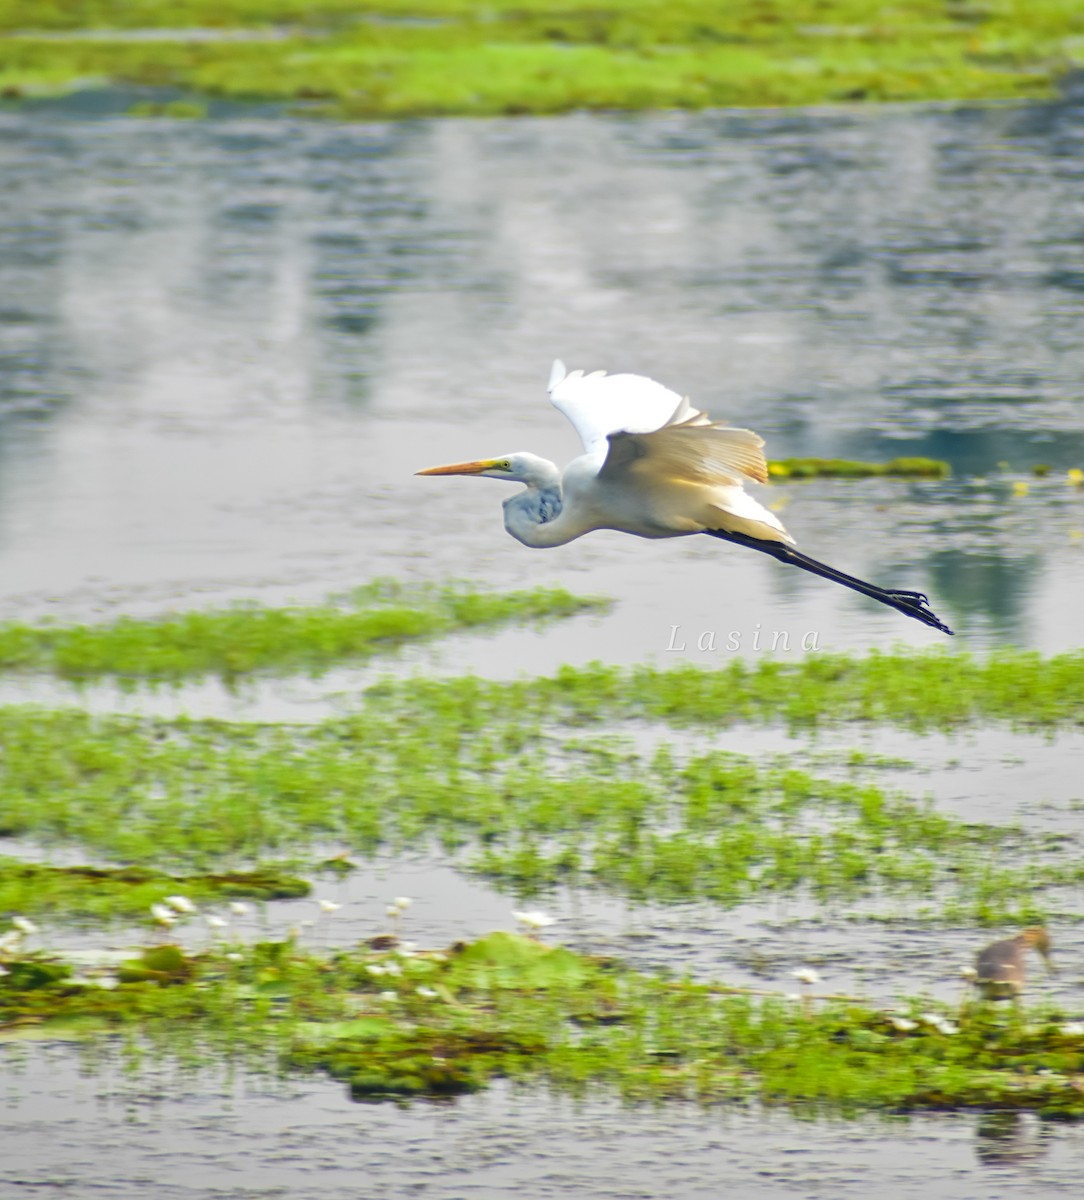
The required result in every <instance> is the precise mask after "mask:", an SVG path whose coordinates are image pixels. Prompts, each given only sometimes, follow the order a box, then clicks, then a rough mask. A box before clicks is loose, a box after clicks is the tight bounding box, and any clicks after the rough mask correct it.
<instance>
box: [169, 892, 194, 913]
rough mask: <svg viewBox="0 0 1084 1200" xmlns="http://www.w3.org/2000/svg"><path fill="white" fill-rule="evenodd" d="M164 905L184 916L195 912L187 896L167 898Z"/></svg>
mask: <svg viewBox="0 0 1084 1200" xmlns="http://www.w3.org/2000/svg"><path fill="white" fill-rule="evenodd" d="M166 903H167V904H168V905H169V907H170V908H175V909H176V910H177V912H179V913H184V914H185V915H186V916H190V915H191V914H192V913H194V912H195V911H196V906H195V905H194V904H193V903H192V901H191V900H189V898H188V897H187V896H167V897H166Z"/></svg>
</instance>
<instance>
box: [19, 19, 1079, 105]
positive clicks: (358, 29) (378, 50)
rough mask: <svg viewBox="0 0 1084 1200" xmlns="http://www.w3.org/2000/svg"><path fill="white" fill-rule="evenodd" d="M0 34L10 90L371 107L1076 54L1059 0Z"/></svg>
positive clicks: (988, 79) (612, 94) (865, 85)
mask: <svg viewBox="0 0 1084 1200" xmlns="http://www.w3.org/2000/svg"><path fill="white" fill-rule="evenodd" d="M192 28H197V29H201V30H210V31H212V32H213V31H223V32H229V33H231V34H237V33H238V32H242V33H243V32H244V31H249V33H250V35H251V36H250V37H248V38H247V39H246V38H244V37H241V38H238V37H236V36H234V37H231V38H220V39H218V40H215V39H214V38H208V37H206V36H205V35H204V36H201V37H198V38H197V37H191V36H188V37H186V36H185V34H184V32H183V31H184V30H185V29H192ZM144 29H152V30H157V31H162V30H170V29H172V30H175V31H177V32H176V33H175V34H174V35H173V36H165V37H163V36H156V37H154V38H146V37H138V36H133V33H135V34H138V31H140V30H144ZM84 30H89V31H93V32H94V33H95V34H96V35H97V36H96V37H93V38H87V37H78V36H73V35H78V34H79V33H80V32H82V31H84ZM110 30H112V31H114V33H113V36H112V37H110V36H109V31H110ZM35 31H37V32H38V33H39V34H40V35H42V36H34V32H35ZM268 31H271V32H272V33H273V34H274V36H270V37H269V36H266V33H267V32H268ZM0 32H4V33H6V34H7V35H8V36H7V37H5V38H4V39H3V40H0V91H2V92H4V93H6V94H7V95H8V96H16V97H17V96H19V95H22V94H34V93H37V92H42V91H49V90H52V91H63V90H66V89H71V88H73V87H76V86H80V87H85V86H87V84H88V81H89V82H90V83H92V84H93V83H95V82H97V83H99V84H109V83H112V84H116V85H125V86H128V85H138V86H155V87H170V88H181V89H185V90H188V91H190V92H193V93H197V94H202V95H204V96H208V97H222V98H227V99H235V100H236V99H240V100H249V99H259V100H278V101H285V102H289V103H292V102H302V103H303V104H305V105H306V106H307V110H308V111H315V112H318V113H322V114H326V115H333V116H339V117H365V118H369V117H412V116H421V115H439V114H457V115H481V116H488V115H495V114H503V113H555V112H566V111H569V110H573V109H645V108H694V109H695V108H705V107H722V106H726V107H731V106H758V107H762V106H776V105H789V104H819V103H825V102H830V103H838V102H854V101H885V100H970V99H989V98H1016V97H1035V96H1049V95H1051V94H1052V93H1053V92H1054V90H1055V88H1056V85H1057V81H1058V80H1059V78H1060V77H1061V76H1063V75H1064V74H1066V73H1067V72H1068V71H1069V70H1071V69H1072V67H1073V66H1074V64H1078V63H1079V62H1080V61H1081V59H1082V58H1084V10H1082V9H1081V7H1080V6H1079V5H1077V4H1072V3H1066V2H1065V0H1031V2H1027V0H998V2H997V3H995V4H991V3H978V2H971V0H958V2H943V0H901V2H899V3H896V4H867V3H858V2H857V0H733V2H732V3H729V4H727V5H717V4H711V3H708V2H706V0H685V2H680V0H679V2H677V3H665V2H664V0H631V2H628V3H626V2H624V0H622V2H621V3H616V2H615V0H608V2H607V0H603V2H602V3H598V2H597V0H516V2H515V3H513V2H511V0H495V2H494V3H491V4H487V5H485V6H484V7H482V6H478V5H476V4H473V3H471V4H468V3H465V2H463V0H377V2H376V3H372V4H369V3H361V2H360V0H323V2H322V3H317V4H313V5H309V4H302V3H300V2H299V0H221V2H220V3H219V2H214V3H212V2H211V0H164V2H162V3H148V2H144V3H131V2H130V0H85V2H83V3H79V2H72V3H67V2H65V3H59V2H57V0H53V2H38V0H0ZM65 33H66V34H68V35H69V36H67V37H65V36H64V35H65Z"/></svg>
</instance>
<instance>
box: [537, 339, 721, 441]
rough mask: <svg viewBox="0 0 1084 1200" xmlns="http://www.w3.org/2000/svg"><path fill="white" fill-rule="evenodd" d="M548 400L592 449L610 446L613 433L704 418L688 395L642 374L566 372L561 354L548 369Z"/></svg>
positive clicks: (642, 429)
mask: <svg viewBox="0 0 1084 1200" xmlns="http://www.w3.org/2000/svg"><path fill="white" fill-rule="evenodd" d="M549 394H550V400H552V401H553V404H554V407H555V408H557V409H559V410H560V411H561V412H563V413H564V415H565V416H566V417H567V418H568V419H569V420H570V421H571V422H572V424H573V426H574V428H575V430H576V432H577V433H578V434H579V435H580V440H581V441H582V442H583V448H584V450H585V451H586V453H588V454H595V453H602V452H604V451H606V450H607V444H606V439H607V437H609V435H610V434H611V433H618V432H628V433H650V432H652V431H653V430H656V429H660V428H661V427H662V426H663V425H667V424H669V423H671V422H675V421H680V422H688V421H699V422H701V423H705V422H706V421H707V418H706V417H705V416H704V415H703V413H701V412H699V411H698V410H697V409H695V408H693V407H692V406H691V405H690V404H689V401H688V399H687V398H685V397H682V396H679V395H678V394H677V392H672V391H671V390H670V389H669V388H668V387H663V385H662V384H661V383H656V382H655V380H654V379H648V378H647V377H646V376H644V375H607V374H606V372H605V371H593V372H592V373H591V374H590V375H585V374H584V373H583V371H568V372H566V371H565V365H564V363H562V362H561V361H560V359H558V360H557V361H556V362H555V363H554V364H553V369H552V370H551V371H550V380H549Z"/></svg>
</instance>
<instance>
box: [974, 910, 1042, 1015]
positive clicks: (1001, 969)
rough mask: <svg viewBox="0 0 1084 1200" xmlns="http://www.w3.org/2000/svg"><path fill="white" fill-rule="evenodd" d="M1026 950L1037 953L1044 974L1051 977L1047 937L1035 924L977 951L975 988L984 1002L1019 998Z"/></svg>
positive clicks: (1025, 975)
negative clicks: (1044, 970) (1047, 973)
mask: <svg viewBox="0 0 1084 1200" xmlns="http://www.w3.org/2000/svg"><path fill="white" fill-rule="evenodd" d="M1028 950H1037V951H1038V952H1039V953H1040V954H1041V955H1042V957H1043V962H1045V963H1046V969H1047V971H1049V972H1050V974H1054V970H1055V968H1054V964H1053V962H1052V961H1051V959H1050V935H1049V934H1048V933H1047V932H1046V930H1045V929H1043V928H1042V927H1041V926H1038V925H1036V926H1033V927H1032V928H1031V929H1025V930H1024V932H1023V933H1018V934H1017V935H1016V937H1011V938H1006V939H1005V940H1004V941H1003V942H994V943H993V944H992V945H989V946H987V947H986V949H985V950H980V951H979V955H978V958H977V959H976V960H975V972H976V973H975V986H976V987H977V988H978V989H979V991H980V992H981V993H982V996H983V998H984V999H986V1000H1018V999H1019V998H1020V993H1021V992H1022V991H1023V990H1024V982H1025V980H1026V978H1027V972H1026V970H1025V968H1024V957H1025V955H1026V954H1027V952H1028Z"/></svg>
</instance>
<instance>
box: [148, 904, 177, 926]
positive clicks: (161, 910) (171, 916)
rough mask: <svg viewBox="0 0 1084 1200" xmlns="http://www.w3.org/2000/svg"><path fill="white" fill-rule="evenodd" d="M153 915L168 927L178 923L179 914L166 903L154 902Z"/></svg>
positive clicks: (160, 923) (152, 906) (159, 922)
mask: <svg viewBox="0 0 1084 1200" xmlns="http://www.w3.org/2000/svg"><path fill="white" fill-rule="evenodd" d="M151 916H152V917H154V919H155V920H156V921H157V922H158V924H159V925H165V926H166V927H167V928H168V927H169V926H170V925H176V924H177V914H176V913H175V912H174V911H173V909H172V908H169V907H167V906H166V905H165V904H152V905H151Z"/></svg>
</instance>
